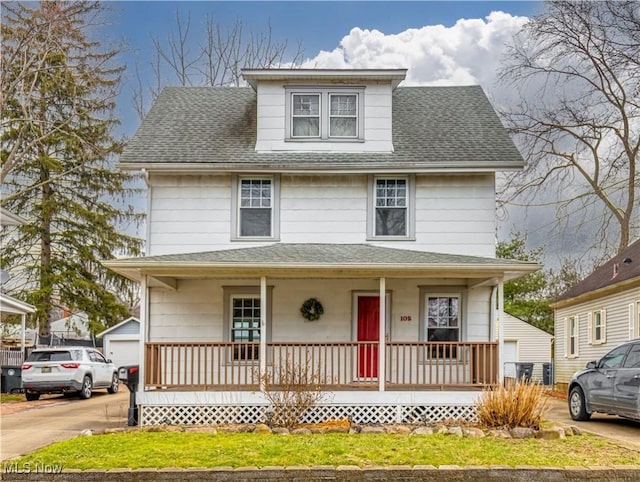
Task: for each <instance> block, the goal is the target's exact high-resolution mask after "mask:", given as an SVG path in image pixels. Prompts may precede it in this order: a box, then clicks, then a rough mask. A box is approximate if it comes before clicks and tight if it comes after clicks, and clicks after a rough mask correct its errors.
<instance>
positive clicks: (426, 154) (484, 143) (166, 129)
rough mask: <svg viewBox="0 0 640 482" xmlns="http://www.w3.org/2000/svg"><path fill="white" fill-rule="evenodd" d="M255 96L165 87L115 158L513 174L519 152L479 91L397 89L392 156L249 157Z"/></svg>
mask: <svg viewBox="0 0 640 482" xmlns="http://www.w3.org/2000/svg"><path fill="white" fill-rule="evenodd" d="M255 142H256V94H255V92H254V91H253V90H251V89H250V88H248V87H247V88H244V87H169V88H165V89H164V90H163V91H162V93H161V94H160V96H159V97H158V99H157V100H156V102H155V103H154V105H153V107H152V109H151V111H150V112H149V114H148V115H147V117H146V119H145V120H144V121H143V122H142V125H141V126H140V128H139V129H138V131H137V132H136V134H135V136H134V137H133V138H132V139H131V141H130V142H129V143H128V145H127V147H126V148H125V150H124V153H123V154H122V156H121V158H120V163H121V165H123V166H124V167H133V168H135V166H136V165H137V164H147V163H185V164H187V163H189V164H192V163H203V164H205V163H206V164H209V165H211V166H214V165H216V164H219V165H221V166H222V165H223V166H225V168H229V169H238V170H242V169H254V170H260V169H287V168H297V167H313V168H315V169H375V168H394V169H395V168H397V169H429V168H443V167H451V168H465V167H469V168H486V169H501V168H517V167H521V166H522V165H523V159H522V156H521V155H520V153H519V151H518V150H517V148H516V147H515V145H514V144H513V142H512V141H511V139H510V137H509V136H508V133H507V131H506V129H505V128H504V127H503V126H502V124H501V122H500V120H499V119H498V117H497V115H496V113H495V111H494V109H493V107H492V106H491V104H490V103H489V100H488V99H487V97H486V95H485V94H484V92H483V90H482V88H481V87H479V86H470V87H398V88H397V89H395V90H394V92H393V144H394V149H395V151H394V152H392V153H327V152H323V153H309V152H305V153H301V152H282V151H279V152H277V153H266V152H261V153H257V152H255Z"/></svg>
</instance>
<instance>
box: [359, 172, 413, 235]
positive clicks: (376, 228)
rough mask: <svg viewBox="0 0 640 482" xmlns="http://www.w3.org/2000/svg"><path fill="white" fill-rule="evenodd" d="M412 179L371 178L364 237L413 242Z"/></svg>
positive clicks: (407, 177)
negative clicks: (410, 240) (409, 240)
mask: <svg viewBox="0 0 640 482" xmlns="http://www.w3.org/2000/svg"><path fill="white" fill-rule="evenodd" d="M414 184H415V182H414V177H413V176H398V177H396V176H388V177H378V176H370V179H369V203H368V205H369V209H368V213H369V215H368V219H367V237H368V238H370V239H382V240H385V239H386V240H394V239H398V240H407V239H414V238H415V227H414V221H413V220H414V202H415V188H414Z"/></svg>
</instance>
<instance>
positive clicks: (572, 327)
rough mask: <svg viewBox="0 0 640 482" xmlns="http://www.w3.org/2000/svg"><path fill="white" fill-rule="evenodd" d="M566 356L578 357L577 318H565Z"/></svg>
mask: <svg viewBox="0 0 640 482" xmlns="http://www.w3.org/2000/svg"><path fill="white" fill-rule="evenodd" d="M567 356H568V357H576V356H578V317H577V316H570V317H569V318H567Z"/></svg>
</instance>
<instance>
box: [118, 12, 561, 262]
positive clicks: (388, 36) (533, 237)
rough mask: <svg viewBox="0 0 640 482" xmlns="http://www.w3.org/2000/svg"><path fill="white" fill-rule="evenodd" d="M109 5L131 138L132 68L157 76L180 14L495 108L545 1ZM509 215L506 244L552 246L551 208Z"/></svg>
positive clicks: (329, 64) (325, 62)
mask: <svg viewBox="0 0 640 482" xmlns="http://www.w3.org/2000/svg"><path fill="white" fill-rule="evenodd" d="M111 7H112V17H111V18H112V23H111V25H110V29H111V30H112V32H113V34H114V35H115V37H119V38H121V39H122V40H123V41H124V42H125V44H126V45H127V46H128V48H127V52H126V55H125V57H126V62H127V64H128V67H129V69H128V72H129V74H128V77H127V78H126V79H125V80H126V82H125V85H124V89H123V93H122V97H123V99H124V102H121V103H120V117H121V118H122V119H123V129H124V131H125V133H126V134H127V135H132V134H133V132H134V131H135V128H136V127H137V125H138V123H139V120H138V118H137V116H136V115H135V113H134V111H133V108H132V106H131V102H130V98H131V97H130V92H131V89H132V88H133V80H132V75H131V72H132V71H133V66H135V65H137V66H138V69H139V71H140V73H141V75H142V77H143V79H145V78H147V79H150V75H151V69H150V67H149V64H150V62H151V60H152V57H153V41H152V38H153V37H155V38H157V39H160V40H161V41H165V40H166V39H167V37H168V35H169V32H170V31H172V30H175V23H176V22H175V20H176V13H179V15H180V17H181V18H182V19H185V18H187V17H188V18H189V19H190V24H189V28H190V37H191V38H194V39H198V38H202V39H203V38H204V37H203V25H204V19H205V17H206V16H207V15H210V16H211V17H212V18H213V19H214V20H215V21H216V22H217V23H219V24H220V25H221V26H222V27H223V28H224V27H225V26H229V27H231V26H232V25H233V24H234V23H235V22H236V21H237V20H241V21H242V23H243V28H244V29H245V34H247V33H250V32H254V33H256V32H265V31H267V29H268V28H269V27H270V28H271V35H272V37H273V40H274V41H276V42H283V41H286V42H287V43H288V45H289V48H290V49H291V51H294V49H295V48H297V46H298V45H300V46H301V48H302V50H303V53H304V62H303V67H308V68H408V69H409V70H408V73H407V79H406V81H405V82H404V85H470V84H480V85H481V86H482V87H483V88H484V90H485V91H486V92H487V94H488V96H489V98H490V99H491V101H492V102H493V103H494V105H496V106H500V105H501V104H502V103H504V102H507V101H508V100H509V94H510V93H509V91H508V89H505V88H504V86H503V87H501V86H499V85H498V84H497V83H496V78H497V72H498V70H499V67H500V63H501V59H502V58H503V56H504V54H505V45H506V44H507V43H508V42H509V41H510V40H511V39H512V37H513V36H514V35H515V34H516V33H517V32H518V31H519V30H520V29H521V27H522V26H523V25H524V24H525V23H526V21H527V19H528V17H529V16H531V15H534V14H535V13H536V12H538V11H539V10H540V9H541V8H542V3H541V2H537V1H533V2H531V1H515V2H508V1H486V2H485V1H444V2H435V1H432V2H429V1H426V2H382V1H380V2H364V1H362V2H269V1H263V2H173V1H166V2H119V3H113V4H111ZM126 96H129V97H128V98H126ZM508 216H509V217H508V218H507V219H505V220H503V222H502V223H501V226H500V229H501V231H500V237H501V238H502V239H506V238H508V236H509V232H510V231H512V230H514V229H517V230H520V231H526V232H528V233H529V240H530V242H531V245H532V246H538V245H540V244H543V243H544V242H545V237H544V234H541V231H540V230H539V229H538V226H544V225H548V224H549V222H550V219H549V217H550V216H553V212H552V211H551V210H549V209H547V210H542V211H536V210H529V211H528V212H525V211H524V210H522V209H512V210H511V211H510V212H509V213H508ZM538 234H540V236H538ZM546 241H547V243H546V244H547V247H546V248H547V252H548V254H549V255H551V256H555V257H556V259H557V256H558V255H557V254H555V255H554V253H560V252H561V251H563V249H564V248H563V247H562V246H560V245H558V246H550V245H549V241H548V239H547V240H546ZM559 242H562V240H560V241H559ZM552 262H553V261H552Z"/></svg>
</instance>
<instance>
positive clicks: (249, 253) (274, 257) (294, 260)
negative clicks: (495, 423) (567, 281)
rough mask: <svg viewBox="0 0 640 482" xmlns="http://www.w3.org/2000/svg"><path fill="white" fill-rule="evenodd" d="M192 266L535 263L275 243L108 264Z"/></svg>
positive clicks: (364, 247) (367, 247) (376, 248)
mask: <svg viewBox="0 0 640 482" xmlns="http://www.w3.org/2000/svg"><path fill="white" fill-rule="evenodd" d="M162 263H167V264H192V263H198V264H202V265H216V264H220V265H229V264H238V265H252V266H260V265H274V264H279V265H296V266H304V265H309V266H316V265H342V266H349V265H353V266H371V267H380V266H398V265H402V266H408V265H415V266H421V265H424V266H434V265H443V266H451V265H463V266H465V267H479V268H481V267H489V266H491V267H496V266H504V267H507V266H509V267H513V266H521V267H523V268H524V267H531V266H534V267H535V266H538V265H537V264H536V263H528V262H522V261H514V260H509V259H498V258H484V257H480V256H465V255H458V254H445V253H432V252H425V251H412V250H407V249H396V248H382V247H379V246H372V245H369V244H320V243H317V244H316V243H308V244H303V243H300V244H297V243H293V244H291V243H277V244H270V245H266V246H258V247H253V248H237V249H224V250H218V251H206V252H200V253H186V254H185V253H180V254H166V255H161V256H146V257H142V258H128V259H119V260H114V261H111V262H109V263H108V264H110V265H111V264H117V265H118V266H125V265H127V264H131V265H140V264H162Z"/></svg>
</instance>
